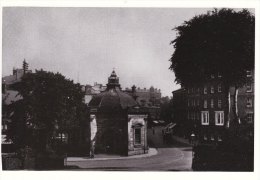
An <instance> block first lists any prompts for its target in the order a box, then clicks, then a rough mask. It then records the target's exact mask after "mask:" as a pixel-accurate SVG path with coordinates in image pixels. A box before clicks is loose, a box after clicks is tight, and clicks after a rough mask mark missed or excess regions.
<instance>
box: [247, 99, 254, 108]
mask: <svg viewBox="0 0 260 180" xmlns="http://www.w3.org/2000/svg"><path fill="white" fill-rule="evenodd" d="M252 106H253V99H252V98H251V97H248V98H247V99H246V107H252Z"/></svg>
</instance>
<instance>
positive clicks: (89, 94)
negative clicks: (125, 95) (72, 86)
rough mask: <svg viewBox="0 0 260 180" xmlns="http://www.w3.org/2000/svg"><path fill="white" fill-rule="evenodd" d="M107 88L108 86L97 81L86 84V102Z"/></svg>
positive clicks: (84, 89)
mask: <svg viewBox="0 0 260 180" xmlns="http://www.w3.org/2000/svg"><path fill="white" fill-rule="evenodd" d="M105 90H106V86H103V85H102V84H98V83H97V82H95V83H94V85H93V86H91V85H89V84H87V85H86V86H84V88H83V91H84V92H85V103H86V104H88V103H89V102H90V101H91V99H92V98H93V96H95V95H97V94H99V93H101V92H104V91H105Z"/></svg>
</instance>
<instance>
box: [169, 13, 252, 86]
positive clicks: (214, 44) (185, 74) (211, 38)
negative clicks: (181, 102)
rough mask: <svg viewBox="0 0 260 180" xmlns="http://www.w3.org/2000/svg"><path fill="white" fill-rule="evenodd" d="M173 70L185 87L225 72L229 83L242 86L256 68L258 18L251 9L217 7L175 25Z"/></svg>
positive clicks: (224, 75)
mask: <svg viewBox="0 0 260 180" xmlns="http://www.w3.org/2000/svg"><path fill="white" fill-rule="evenodd" d="M174 30H176V31H177V37H176V39H175V40H173V41H172V42H171V44H173V46H174V48H175V51H174V53H173V55H172V57H171V59H170V61H171V66H170V69H171V70H173V71H174V72H175V77H176V79H175V81H176V82H177V83H180V84H181V85H184V86H189V85H191V84H193V83H201V82H203V81H206V80H207V77H209V76H210V75H211V74H215V73H221V74H222V76H223V80H224V82H225V84H228V85H233V86H241V85H243V84H244V83H245V81H246V70H248V69H252V68H253V67H254V39H255V37H254V34H255V18H254V16H253V15H252V14H251V13H250V12H249V11H248V10H245V9H244V10H242V11H239V12H237V11H234V10H232V9H221V10H217V9H214V10H213V11H211V12H208V13H207V14H202V15H198V16H195V17H194V18H192V19H191V20H189V21H185V22H184V23H183V24H182V25H180V26H178V27H176V28H174Z"/></svg>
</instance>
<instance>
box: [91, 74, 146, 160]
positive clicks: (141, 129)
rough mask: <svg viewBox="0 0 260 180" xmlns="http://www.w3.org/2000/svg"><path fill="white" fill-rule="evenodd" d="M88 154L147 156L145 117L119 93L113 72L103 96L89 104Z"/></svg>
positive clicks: (94, 98) (126, 96) (124, 95)
mask: <svg viewBox="0 0 260 180" xmlns="http://www.w3.org/2000/svg"><path fill="white" fill-rule="evenodd" d="M89 109H90V124H91V125H90V128H91V130H90V132H91V145H92V151H91V152H92V153H93V152H94V153H110V154H120V155H126V156H128V155H135V154H143V153H147V150H148V146H147V121H146V119H147V113H146V112H145V109H143V108H141V107H139V106H138V104H137V102H136V101H135V99H134V98H133V97H132V96H130V95H129V94H127V93H125V92H123V91H122V90H121V86H120V84H119V77H117V75H116V73H115V71H113V72H112V74H111V76H110V77H109V78H108V84H107V88H106V90H105V91H104V92H101V93H100V94H97V95H95V96H93V98H92V100H91V101H90V102H89Z"/></svg>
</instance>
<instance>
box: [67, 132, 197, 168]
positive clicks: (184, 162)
mask: <svg viewBox="0 0 260 180" xmlns="http://www.w3.org/2000/svg"><path fill="white" fill-rule="evenodd" d="M148 143H149V146H150V151H149V153H148V154H143V155H135V156H129V157H120V156H112V155H110V156H108V155H102V154H101V155H95V158H94V159H89V158H84V157H79V158H69V159H68V160H69V161H67V163H66V169H69V170H87V171H191V170H192V168H191V164H192V147H191V145H190V144H189V143H188V140H186V139H184V138H179V137H173V138H172V141H170V142H165V141H163V135H162V127H155V133H153V132H152V130H151V129H148Z"/></svg>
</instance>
